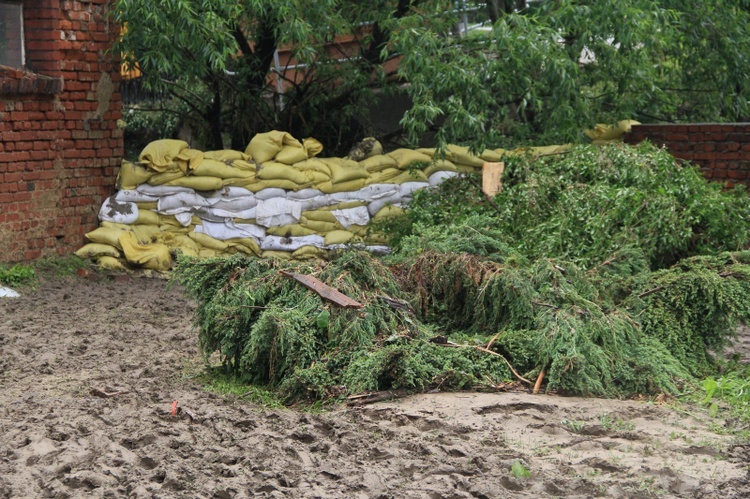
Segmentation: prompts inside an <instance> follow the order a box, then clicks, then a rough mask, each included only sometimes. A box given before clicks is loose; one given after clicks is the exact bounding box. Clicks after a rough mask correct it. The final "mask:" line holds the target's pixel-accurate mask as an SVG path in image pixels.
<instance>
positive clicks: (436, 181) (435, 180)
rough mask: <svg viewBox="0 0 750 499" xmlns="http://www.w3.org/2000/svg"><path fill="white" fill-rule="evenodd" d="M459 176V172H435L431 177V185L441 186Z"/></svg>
mask: <svg viewBox="0 0 750 499" xmlns="http://www.w3.org/2000/svg"><path fill="white" fill-rule="evenodd" d="M456 175H458V173H457V172H435V173H433V174H432V175H430V179H429V184H430V185H431V186H436V185H440V184H442V183H443V181H444V180H445V179H448V178H453V177H455V176H456Z"/></svg>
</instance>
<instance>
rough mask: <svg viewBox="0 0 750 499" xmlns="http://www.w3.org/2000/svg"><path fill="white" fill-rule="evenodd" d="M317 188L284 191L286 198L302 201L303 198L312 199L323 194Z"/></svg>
mask: <svg viewBox="0 0 750 499" xmlns="http://www.w3.org/2000/svg"><path fill="white" fill-rule="evenodd" d="M324 195H325V194H323V193H322V192H321V191H319V190H318V189H300V190H298V191H289V192H287V193H286V198H287V199H291V200H294V201H302V200H305V199H314V198H316V197H319V196H324Z"/></svg>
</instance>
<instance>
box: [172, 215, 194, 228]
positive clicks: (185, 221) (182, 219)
mask: <svg viewBox="0 0 750 499" xmlns="http://www.w3.org/2000/svg"><path fill="white" fill-rule="evenodd" d="M174 218H175V220H177V222H178V223H179V224H180V225H182V226H183V227H188V226H189V225H190V222H192V220H193V213H192V212H190V211H186V212H183V213H175V214H174Z"/></svg>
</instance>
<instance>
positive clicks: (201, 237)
mask: <svg viewBox="0 0 750 499" xmlns="http://www.w3.org/2000/svg"><path fill="white" fill-rule="evenodd" d="M188 237H189V238H190V239H192V240H193V241H195V242H196V243H198V244H199V245H201V246H202V247H204V248H208V249H212V250H214V251H226V250H227V248H229V245H228V244H227V243H226V242H224V241H220V240H218V239H216V238H213V237H211V236H209V235H207V234H203V233H202V232H194V231H193V232H188Z"/></svg>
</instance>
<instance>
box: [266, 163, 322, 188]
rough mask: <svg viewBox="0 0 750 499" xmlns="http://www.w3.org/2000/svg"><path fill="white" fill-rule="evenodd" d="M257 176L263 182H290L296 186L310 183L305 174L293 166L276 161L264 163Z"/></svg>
mask: <svg viewBox="0 0 750 499" xmlns="http://www.w3.org/2000/svg"><path fill="white" fill-rule="evenodd" d="M256 176H257V177H258V178H259V179H261V180H289V181H290V182H294V183H295V184H304V183H307V182H309V181H310V180H309V179H308V178H307V177H306V176H305V174H304V172H302V171H300V170H298V169H297V168H295V167H293V166H290V165H285V164H283V163H277V162H275V161H267V162H265V163H263V166H261V168H260V170H258V173H256Z"/></svg>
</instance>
